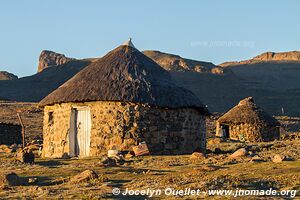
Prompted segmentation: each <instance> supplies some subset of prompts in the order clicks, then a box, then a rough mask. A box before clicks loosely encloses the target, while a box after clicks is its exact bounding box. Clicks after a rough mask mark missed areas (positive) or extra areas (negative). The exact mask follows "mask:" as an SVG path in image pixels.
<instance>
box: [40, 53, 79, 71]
mask: <svg viewBox="0 0 300 200" xmlns="http://www.w3.org/2000/svg"><path fill="white" fill-rule="evenodd" d="M71 60H75V59H73V58H68V57H66V56H65V55H64V54H60V53H56V52H53V51H47V50H44V51H42V52H41V54H40V57H39V64H38V72H41V71H43V70H44V69H46V68H48V67H51V66H55V65H62V64H65V63H67V62H69V61H71Z"/></svg>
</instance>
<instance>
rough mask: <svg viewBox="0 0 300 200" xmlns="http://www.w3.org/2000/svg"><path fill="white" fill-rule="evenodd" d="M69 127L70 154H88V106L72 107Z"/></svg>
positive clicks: (89, 129)
mask: <svg viewBox="0 0 300 200" xmlns="http://www.w3.org/2000/svg"><path fill="white" fill-rule="evenodd" d="M71 129H72V130H71V131H70V156H71V157H74V156H78V157H86V156H89V153H90V141H91V114H90V109H89V108H87V107H82V108H73V109H72V114H71Z"/></svg>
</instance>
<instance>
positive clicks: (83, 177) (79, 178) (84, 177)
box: [70, 170, 98, 183]
mask: <svg viewBox="0 0 300 200" xmlns="http://www.w3.org/2000/svg"><path fill="white" fill-rule="evenodd" d="M96 178H98V174H97V173H96V172H94V171H93V170H85V171H84V172H82V173H80V174H77V175H76V176H74V177H72V178H71V179H70V182H72V183H80V182H84V181H89V180H91V179H96Z"/></svg>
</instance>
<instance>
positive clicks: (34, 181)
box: [28, 178, 38, 184]
mask: <svg viewBox="0 0 300 200" xmlns="http://www.w3.org/2000/svg"><path fill="white" fill-rule="evenodd" d="M37 182H38V179H37V178H29V179H28V184H33V183H37Z"/></svg>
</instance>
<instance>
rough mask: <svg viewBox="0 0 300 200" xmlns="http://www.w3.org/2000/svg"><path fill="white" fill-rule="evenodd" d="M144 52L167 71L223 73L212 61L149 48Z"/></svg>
mask: <svg viewBox="0 0 300 200" xmlns="http://www.w3.org/2000/svg"><path fill="white" fill-rule="evenodd" d="M143 53H144V54H145V55H146V56H148V57H149V58H151V59H152V60H154V61H155V62H156V63H157V64H159V65H160V66H161V67H163V68H164V69H165V70H167V71H193V72H198V73H212V74H223V73H224V71H223V69H222V68H221V67H219V66H216V65H214V64H213V63H210V62H203V61H196V60H191V59H186V58H182V57H180V56H178V55H173V54H169V53H163V52H160V51H152V50H147V51H143Z"/></svg>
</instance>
